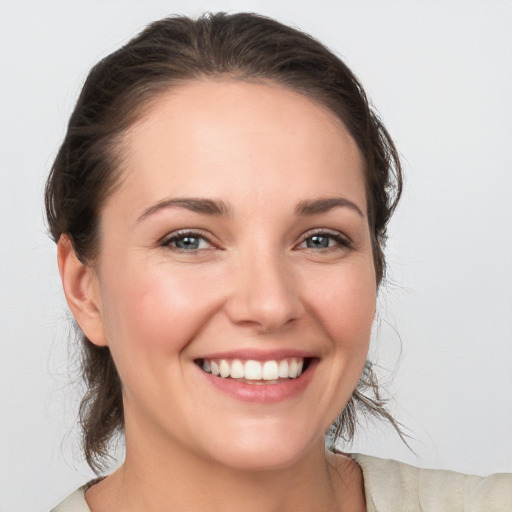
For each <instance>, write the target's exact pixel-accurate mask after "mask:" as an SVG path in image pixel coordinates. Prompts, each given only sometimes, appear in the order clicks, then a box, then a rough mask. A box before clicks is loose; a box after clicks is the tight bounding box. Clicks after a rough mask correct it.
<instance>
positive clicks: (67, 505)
mask: <svg viewBox="0 0 512 512" xmlns="http://www.w3.org/2000/svg"><path fill="white" fill-rule="evenodd" d="M88 487H89V484H87V485H83V486H82V487H79V488H78V489H77V490H76V491H75V492H74V493H73V494H70V495H69V496H68V497H67V498H66V499H65V500H64V501H62V502H61V503H59V504H58V505H57V506H56V507H55V508H53V509H52V510H51V511H50V512H91V509H90V508H89V506H88V505H87V502H86V501H85V491H86V490H87V489H88Z"/></svg>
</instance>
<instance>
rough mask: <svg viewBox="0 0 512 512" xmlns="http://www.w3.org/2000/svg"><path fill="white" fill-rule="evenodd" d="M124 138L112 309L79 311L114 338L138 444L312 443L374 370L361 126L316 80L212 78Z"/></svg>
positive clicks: (106, 216) (239, 458) (101, 281)
mask: <svg viewBox="0 0 512 512" xmlns="http://www.w3.org/2000/svg"><path fill="white" fill-rule="evenodd" d="M124 147H125V148H126V152H125V155H124V165H123V174H122V178H121V186H120V187H119V188H118V189H117V190H116V191H115V192H114V194H113V195H112V196H111V197H110V198H109V199H108V200H107V202H106V204H105V206H104V208H103V210H102V211H101V234H100V251H99V256H98V260H97V261H96V265H95V273H94V276H93V283H92V284H93V286H92V288H91V289H92V290H93V292H92V295H93V297H94V302H95V307H96V308H97V311H98V319H97V323H96V325H95V326H94V327H91V325H92V324H90V323H89V324H87V325H82V322H80V318H78V321H79V323H81V326H82V328H83V330H84V332H85V333H86V335H88V336H89V338H90V339H91V340H92V341H93V342H94V343H96V344H99V345H102V344H108V346H109V347H110V350H111V352H112V356H113V358H114V361H115V364H116V367H117V369H118V372H119V375H120V378H121V381H122V383H123V402H124V413H125V425H126V438H127V453H128V454H129V453H130V449H132V450H136V449H140V450H141V451H142V449H144V450H153V451H155V452H156V453H163V452H165V451H166V450H168V449H171V450H174V451H175V452H176V453H177V452H178V451H181V452H182V453H188V454H190V455H192V454H193V455H194V456H198V457H203V458H207V459H208V460H210V461H211V460H213V461H216V462H219V463H221V464H224V465H227V466H230V467H237V468H252V469H256V468H260V469H264V468H277V467H283V466H286V465H289V464H292V463H293V462H294V461H297V460H298V459H300V458H301V457H305V456H306V455H307V454H308V453H309V451H310V450H312V449H313V447H317V446H318V444H319V443H322V442H323V435H324V433H325V431H326V430H327V428H328V426H329V425H330V423H331V422H332V421H333V420H334V418H335V417H336V416H337V414H338V413H339V412H340V411H341V409H342V408H343V407H344V405H345V404H346V402H347V401H348V400H349V398H350V396H351V394H352V391H353V390H354V388H355V387H356V385H357V382H358V378H359V376H360V374H361V371H362V368H363V366H364V362H365V359H366V354H367V350H368V343H369V338H370V330H371V324H372V320H373V316H374V312H375V296H376V281H375V271H374V265H373V260H372V247H371V240H370V232H369V227H368V221H367V215H366V194H365V182H364V174H363V173H364V170H363V162H362V158H361V155H360V152H359V150H358V148H357V146H356V144H355V142H354V141H353V139H352V138H351V136H350V135H349V134H348V132H347V130H346V129H345V127H344V126H343V124H342V123H341V122H340V121H339V120H338V119H337V118H335V117H334V115H332V114H331V113H330V112H329V111H328V110H327V109H325V108H324V107H323V106H321V105H319V104H317V103H315V102H313V101H312V100H310V99H308V98H307V97H305V96H303V95H300V94H298V93H296V92H293V91H291V90H288V89H284V88H281V87H278V86H275V85H271V84H254V83H246V82H240V81H229V80H226V81H213V80H212V81H202V82H191V83H187V84H185V85H182V86H179V87H175V88H173V89H171V90H170V91H169V92H168V93H166V94H164V95H161V96H160V97H158V98H157V99H156V100H155V101H154V102H153V103H152V105H151V106H150V108H149V109H148V110H147V111H146V112H145V115H144V116H143V118H142V119H141V120H140V121H139V122H138V123H137V124H136V125H135V126H133V127H132V128H131V129H130V131H129V132H128V133H127V135H126V137H125V141H124ZM301 366H302V370H301ZM217 372H220V375H215V374H217ZM131 446H133V447H134V448H130V447H131ZM137 447H138V448H137ZM142 447H144V448H142Z"/></svg>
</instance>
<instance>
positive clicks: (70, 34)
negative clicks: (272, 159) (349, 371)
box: [0, 0, 512, 512]
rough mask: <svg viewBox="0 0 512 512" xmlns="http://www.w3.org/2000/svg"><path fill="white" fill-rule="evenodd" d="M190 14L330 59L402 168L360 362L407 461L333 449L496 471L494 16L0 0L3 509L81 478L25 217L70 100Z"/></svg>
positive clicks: (505, 142) (503, 291) (502, 58)
mask: <svg viewBox="0 0 512 512" xmlns="http://www.w3.org/2000/svg"><path fill="white" fill-rule="evenodd" d="M206 10H210V11H218V10H224V11H255V12H259V13H262V14H266V15H269V16H272V17H275V18H277V19H279V20H280V21H283V22H286V23H289V24H292V25H295V26H298V27H299V28H301V29H303V30H305V31H307V32H309V33H311V34H312V35H314V36H316V37H318V38H319V39H320V40H322V41H323V42H324V43H326V44H327V45H328V46H329V47H331V48H332V49H334V50H335V51H337V52H338V53H340V54H341V55H342V56H343V58H344V59H345V60H346V62H347V63H348V64H349V66H351V67H352V69H353V70H354V72H355V73H356V74H357V75H358V76H359V78H360V79H361V81H362V82H363V84H364V85H365V87H366V89H367V92H368V94H369V96H370V97H371V99H372V100H373V102H374V104H375V105H376V107H377V109H378V111H379V112H380V114H381V116H382V118H383V119H384V121H385V123H386V125H387V127H388V129H389V131H390V132H391V134H392V136H393V137H394V138H395V141H396V143H397V146H398V148H399V150H400V152H401V154H402V156H403V159H404V166H405V173H406V187H405V192H404V198H403V201H402V204H401V206H400V207H399V209H398V211H397V213H396V217H395V218H394V220H393V221H392V224H391V229H390V235H391V236H390V240H389V245H388V251H387V254H388V260H389V267H390V270H389V279H388V280H389V284H388V286H387V288H386V289H384V290H382V292H381V296H380V300H379V319H380V321H379V322H377V323H376V326H377V327H376V329H375V336H374V340H373V348H372V352H373V354H374V356H376V357H377V360H378V362H379V363H380V364H381V366H382V367H383V369H382V370H381V374H382V377H383V378H384V380H387V381H388V384H389V386H388V388H389V389H390V391H391V393H392V395H393V396H394V400H393V402H392V403H391V408H392V409H393V411H395V413H396V415H397V417H398V419H399V420H400V421H401V422H402V423H403V424H404V425H405V426H406V427H407V428H408V432H409V433H410V435H411V441H410V442H411V445H412V447H413V448H414V450H415V453H412V452H410V451H408V450H407V448H405V447H404V446H403V444H402V443H401V442H400V441H399V440H398V438H397V437H396V436H394V435H393V434H392V432H391V431H390V429H389V428H386V427H384V426H382V425H373V426H372V425H368V426H364V425H363V427H362V429H361V432H360V435H358V437H357V439H356V441H355V443H354V445H353V446H352V447H349V448H348V449H351V450H353V451H361V452H365V453H369V454H374V455H379V456H383V457H391V458H397V459H400V460H403V461H406V462H410V463H413V464H417V465H420V466H424V467H436V468H450V469H454V470H458V471H463V472H468V473H476V474H487V473H490V472H496V471H512V434H511V433H512V228H511V223H512V200H511V197H512V142H511V141H512V122H511V119H512V101H511V91H512V69H511V66H512V65H511V62H512V55H511V53H512V52H511V50H512V31H511V30H510V28H511V27H512V2H511V1H510V0H490V1H489V0H480V1H475V0H460V1H455V0H450V1H440V0H437V1H432V0H431V1H429V2H410V1H406V0H402V1H398V0H395V1H388V2H382V1H378V0H374V1H370V0H358V1H356V0H354V1H345V0H339V1H330V2H329V1H326V0H316V1H314V2H306V1H298V0H293V1H290V0H280V1H276V0H272V1H270V0H269V1H264V0H240V1H235V0H232V1H228V0H226V1H223V0H218V1H213V0H212V1H206V0H204V1H200V0H188V1H185V0H182V1H177V0H176V1H164V0H158V1H157V0H153V1H135V0H122V1H121V0H118V1H108V2H107V1H100V0H89V1H76V0H75V1H73V2H69V1H64V0H61V1H55V0H54V1H49V0H46V1H45V2H40V1H37V0H23V1H18V0H3V1H2V0H0V51H1V58H0V123H1V125H0V130H1V131H0V230H1V242H0V244H1V245H0V257H1V264H0V272H1V275H0V306H1V307H0V322H1V338H0V342H1V352H0V410H1V414H2V416H1V423H0V434H1V435H0V461H1V462H0V510H1V511H3V512H8V511H9V512H11V511H14V510H15V511H17V512H23V511H45V510H48V509H49V508H51V506H53V505H55V504H56V503H57V502H58V501H59V500H60V499H62V498H63V497H64V496H65V495H67V494H68V493H69V492H71V491H72V490H74V488H75V487H77V486H78V485H79V484H81V483H83V482H85V481H86V480H88V479H89V478H90V477H91V473H90V472H89V471H88V470H87V468H86V467H85V465H84V464H83V461H81V460H80V450H79V444H78V438H77V430H76V427H74V425H76V410H77V403H78V402H77V400H78V394H77V387H76V385H72V384H70V373H71V375H73V368H74V365H73V363H72V362H71V363H70V362H69V355H70V353H71V354H72V345H73V343H72V342H70V341H69V338H70V337H69V325H70V323H69V319H68V317H67V313H66V307H65V302H64V299H63V295H62V292H61V290H60V282H59V278H58V273H57V267H56V262H55V255H56V251H55V247H54V244H53V243H52V242H51V241H50V240H49V239H48V237H47V236H46V234H45V227H44V223H43V220H42V212H43V203H42V195H43V186H44V180H45V176H46V175H47V173H48V171H49V167H50V165H51V162H52V158H53V157H54V156H55V154H56V151H57V148H58V146H59V141H60V140H61V139H62V137H63V135H64V132H65V126H66V122H67V118H68V117H69V114H70V112H71V109H72V107H73V104H74V101H75V100H76V97H77V94H78V91H79V88H80V86H81V84H82V82H83V80H84V78H85V76H86V73H87V72H88V70H89V69H90V67H91V66H92V65H93V64H94V63H95V62H96V61H97V60H99V59H100V58H101V57H103V56H105V55H106V54H107V53H109V52H111V51H113V50H114V49H117V48H118V47H119V46H120V45H121V44H122V43H124V42H126V41H127V40H128V39H129V38H130V37H131V36H133V35H134V34H135V33H136V32H137V31H139V30H140V29H141V28H142V27H143V26H144V25H145V24H147V23H149V22H150V21H153V20H155V19H158V18H160V17H163V16H165V15H168V14H171V13H185V14H189V15H198V14H200V13H202V12H203V11H206ZM71 359H72V358H71ZM207 435H208V431H207V429H205V436H207Z"/></svg>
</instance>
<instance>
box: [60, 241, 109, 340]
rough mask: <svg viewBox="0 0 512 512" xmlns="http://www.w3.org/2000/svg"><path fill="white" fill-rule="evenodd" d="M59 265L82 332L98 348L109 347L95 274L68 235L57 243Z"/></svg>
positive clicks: (70, 307)
mask: <svg viewBox="0 0 512 512" xmlns="http://www.w3.org/2000/svg"><path fill="white" fill-rule="evenodd" d="M57 261H58V265H59V272H60V278H61V281H62V287H63V289H64V295H65V296H66V300H67V303H68V306H69V309H70V310H71V313H72V314H73V316H74V317H75V320H76V321H77V323H78V325H79V326H80V329H81V330H82V331H83V333H84V334H85V335H86V336H87V338H88V339H89V340H90V341H91V342H92V343H94V344H95V345H98V346H106V345H108V343H107V339H106V336H105V331H104V329H103V318H102V314H101V302H100V297H99V292H98V287H97V283H96V279H97V278H96V275H95V272H94V270H93V269H92V268H91V267H89V266H88V265H84V264H83V263H82V262H81V261H80V260H79V259H78V257H77V255H76V253H75V250H74V248H73V244H72V242H71V240H70V239H69V237H68V236H67V235H65V234H63V235H61V237H60V239H59V241H58V243H57Z"/></svg>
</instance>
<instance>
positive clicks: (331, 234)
mask: <svg viewBox="0 0 512 512" xmlns="http://www.w3.org/2000/svg"><path fill="white" fill-rule="evenodd" d="M313 237H319V238H327V239H329V240H334V242H336V244H335V245H328V246H327V247H321V248H319V249H318V250H321V251H323V252H326V251H333V250H339V249H340V248H342V249H351V248H352V241H351V240H350V239H348V238H347V237H346V236H345V235H342V234H341V233H339V232H338V231H329V230H325V229H324V230H317V231H308V232H306V233H305V234H304V235H303V236H302V240H301V241H300V243H299V244H297V245H296V246H295V247H297V248H298V247H300V246H301V245H302V244H304V243H306V242H307V241H308V240H310V239H312V238H313ZM186 238H194V239H198V240H199V243H200V241H201V240H203V241H206V242H207V243H208V244H209V245H210V247H209V248H208V249H212V248H214V247H215V244H214V243H213V242H212V241H211V240H210V238H209V237H208V236H207V235H206V234H205V233H204V232H202V231H192V230H181V231H177V232H175V233H172V234H171V235H170V236H167V237H165V238H163V239H162V240H161V242H160V245H161V246H162V247H168V248H172V249H173V250H175V251H179V252H184V253H194V252H198V251H202V250H203V251H204V250H207V249H200V248H192V249H184V248H181V247H170V246H171V244H173V243H176V242H178V241H180V240H184V239H186ZM305 249H307V250H312V251H316V250H317V249H314V248H312V247H305Z"/></svg>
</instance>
